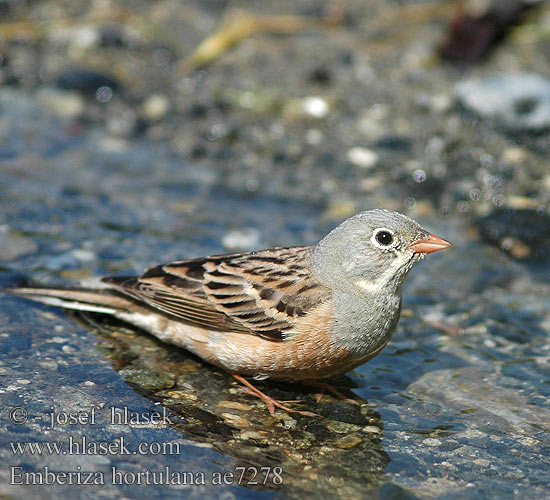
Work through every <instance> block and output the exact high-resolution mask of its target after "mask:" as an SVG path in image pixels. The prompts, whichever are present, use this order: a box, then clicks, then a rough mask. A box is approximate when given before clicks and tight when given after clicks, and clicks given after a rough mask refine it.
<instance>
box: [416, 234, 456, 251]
mask: <svg viewBox="0 0 550 500" xmlns="http://www.w3.org/2000/svg"><path fill="white" fill-rule="evenodd" d="M452 246H453V244H452V243H450V242H448V241H447V240H444V239H443V238H440V237H439V236H436V235H435V234H432V233H428V232H426V233H425V234H423V235H422V236H420V237H419V238H417V239H416V240H414V241H413V242H412V243H411V244H410V245H409V248H412V249H413V250H414V251H415V252H416V253H432V252H437V251H438V250H445V249H446V248H449V247H452Z"/></svg>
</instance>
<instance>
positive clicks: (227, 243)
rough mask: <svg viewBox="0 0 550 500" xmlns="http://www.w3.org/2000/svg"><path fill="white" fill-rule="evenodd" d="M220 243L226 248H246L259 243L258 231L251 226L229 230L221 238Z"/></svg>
mask: <svg viewBox="0 0 550 500" xmlns="http://www.w3.org/2000/svg"><path fill="white" fill-rule="evenodd" d="M222 243H223V246H224V247H225V248H227V249H228V250H246V249H251V248H257V247H258V246H259V245H260V232H259V231H258V230H257V229H253V228H244V229H236V230H233V231H229V232H228V233H227V234H226V235H224V237H223V238H222Z"/></svg>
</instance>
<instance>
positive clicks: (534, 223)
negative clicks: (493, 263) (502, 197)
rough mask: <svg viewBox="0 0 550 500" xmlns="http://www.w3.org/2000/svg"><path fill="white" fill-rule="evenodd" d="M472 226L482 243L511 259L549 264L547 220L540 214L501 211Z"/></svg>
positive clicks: (496, 210) (549, 219)
mask: <svg viewBox="0 0 550 500" xmlns="http://www.w3.org/2000/svg"><path fill="white" fill-rule="evenodd" d="M475 225H476V226H477V228H478V230H479V232H480V235H481V237H482V238H483V239H484V240H485V241H486V242H488V243H489V244H491V245H494V246H497V247H498V248H500V249H501V250H502V251H504V252H506V253H507V254H508V255H510V256H511V257H512V258H514V259H517V260H524V259H527V258H529V259H535V260H540V261H550V216H549V215H548V214H546V213H544V212H541V211H539V210H536V209H529V208H524V209H512V208H510V207H501V208H496V209H494V210H493V211H492V212H490V213H489V214H487V215H486V216H484V217H481V218H479V219H478V220H477V221H476V222H475Z"/></svg>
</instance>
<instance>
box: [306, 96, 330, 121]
mask: <svg viewBox="0 0 550 500" xmlns="http://www.w3.org/2000/svg"><path fill="white" fill-rule="evenodd" d="M302 110H303V112H304V113H305V114H306V115H310V116H313V117H314V118H324V117H325V116H326V115H328V113H329V111H330V106H329V105H328V102H327V101H325V100H324V99H323V98H322V97H316V96H314V97H306V98H305V99H303V100H302Z"/></svg>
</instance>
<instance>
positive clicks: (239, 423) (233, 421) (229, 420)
mask: <svg viewBox="0 0 550 500" xmlns="http://www.w3.org/2000/svg"><path fill="white" fill-rule="evenodd" d="M221 417H222V418H223V421H224V422H225V423H226V424H227V425H230V426H231V427H236V428H237V429H243V428H244V427H249V426H250V422H249V421H248V420H246V419H245V418H243V417H240V416H239V415H234V414H233V413H222V415H221Z"/></svg>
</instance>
